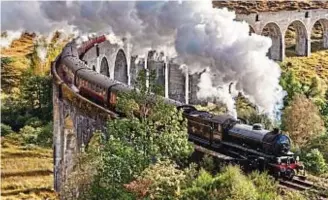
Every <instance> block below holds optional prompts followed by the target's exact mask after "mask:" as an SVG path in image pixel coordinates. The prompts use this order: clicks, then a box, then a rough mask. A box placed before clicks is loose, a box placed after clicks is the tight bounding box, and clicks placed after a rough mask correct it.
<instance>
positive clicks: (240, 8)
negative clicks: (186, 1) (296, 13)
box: [213, 0, 328, 14]
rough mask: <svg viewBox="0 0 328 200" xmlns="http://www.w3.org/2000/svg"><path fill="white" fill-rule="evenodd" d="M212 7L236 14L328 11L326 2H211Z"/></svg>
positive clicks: (281, 0)
mask: <svg viewBox="0 0 328 200" xmlns="http://www.w3.org/2000/svg"><path fill="white" fill-rule="evenodd" d="M213 7H217V8H222V7H227V8H228V9H229V10H235V11H236V13H238V14H250V13H258V12H278V11H283V10H300V9H304V10H310V9H319V8H325V9H328V1H283V0H280V1H268V0H262V1H213Z"/></svg>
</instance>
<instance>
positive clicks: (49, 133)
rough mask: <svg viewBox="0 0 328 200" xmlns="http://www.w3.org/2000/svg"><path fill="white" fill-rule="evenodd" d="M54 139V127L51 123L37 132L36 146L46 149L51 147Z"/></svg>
mask: <svg viewBox="0 0 328 200" xmlns="http://www.w3.org/2000/svg"><path fill="white" fill-rule="evenodd" d="M52 139H53V126H52V122H49V123H48V124H46V125H45V126H43V127H41V128H40V129H39V131H38V132H37V138H36V144H38V145H40V146H45V147H51V145H52Z"/></svg>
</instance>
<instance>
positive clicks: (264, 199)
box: [249, 171, 279, 200]
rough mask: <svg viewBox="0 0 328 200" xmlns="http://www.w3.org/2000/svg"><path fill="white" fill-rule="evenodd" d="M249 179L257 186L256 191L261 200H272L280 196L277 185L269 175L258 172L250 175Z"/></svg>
mask: <svg viewBox="0 0 328 200" xmlns="http://www.w3.org/2000/svg"><path fill="white" fill-rule="evenodd" d="M249 178H250V179H251V180H252V182H253V183H254V185H255V186H256V190H257V192H258V194H259V199H261V200H272V199H276V198H277V197H278V196H279V195H278V192H277V191H278V186H277V183H276V182H275V180H274V179H273V178H272V177H270V176H269V175H268V174H267V173H259V172H258V171H255V172H252V173H251V174H250V175H249Z"/></svg>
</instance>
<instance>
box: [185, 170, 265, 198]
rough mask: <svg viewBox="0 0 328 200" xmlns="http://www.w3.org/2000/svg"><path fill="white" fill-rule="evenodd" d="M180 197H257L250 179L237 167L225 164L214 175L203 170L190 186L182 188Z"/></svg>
mask: <svg viewBox="0 0 328 200" xmlns="http://www.w3.org/2000/svg"><path fill="white" fill-rule="evenodd" d="M182 194H183V196H182V199H195V200H196V199H213V200H214V199H238V200H242V199H249V200H252V199H254V200H255V199H258V193H257V191H256V188H255V186H254V184H253V183H252V181H251V180H250V179H248V177H246V176H245V175H243V174H242V173H241V170H240V168H239V167H235V166H227V167H226V168H224V170H223V172H221V173H219V174H218V175H216V176H215V177H213V176H212V175H210V174H209V173H208V172H206V171H205V170H201V171H200V174H199V176H198V177H197V178H196V179H195V180H194V181H193V182H192V184H191V186H190V187H188V188H186V189H185V190H183V193H182Z"/></svg>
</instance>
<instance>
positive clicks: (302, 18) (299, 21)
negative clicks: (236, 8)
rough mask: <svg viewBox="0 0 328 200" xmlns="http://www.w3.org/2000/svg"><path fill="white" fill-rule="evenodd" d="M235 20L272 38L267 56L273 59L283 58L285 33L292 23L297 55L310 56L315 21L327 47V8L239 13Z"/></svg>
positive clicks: (255, 31) (257, 32) (324, 45)
mask: <svg viewBox="0 0 328 200" xmlns="http://www.w3.org/2000/svg"><path fill="white" fill-rule="evenodd" d="M237 20H241V21H242V20H244V21H246V22H247V23H248V24H249V25H250V29H251V32H253V33H256V34H259V35H266V36H269V37H270V38H271V39H272V47H271V48H270V50H269V57H271V58H272V59H273V60H277V61H282V60H284V58H285V49H286V47H285V34H286V31H287V29H288V27H289V26H290V25H293V27H294V29H295V33H296V45H295V51H296V54H297V55H299V56H310V54H311V32H312V31H313V26H314V24H315V23H316V22H319V23H320V24H321V27H322V29H323V44H322V45H323V48H326V49H327V48H328V10H327V9H317V10H300V11H280V12H262V13H252V14H249V15H242V14H239V15H237Z"/></svg>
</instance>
